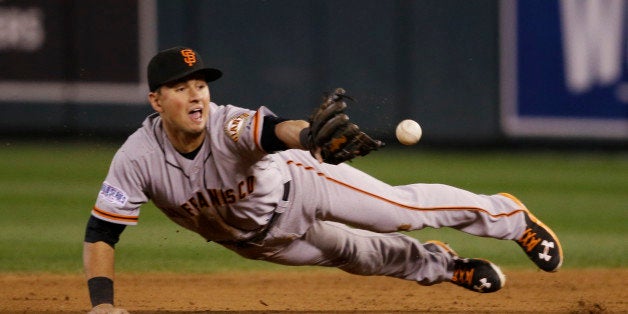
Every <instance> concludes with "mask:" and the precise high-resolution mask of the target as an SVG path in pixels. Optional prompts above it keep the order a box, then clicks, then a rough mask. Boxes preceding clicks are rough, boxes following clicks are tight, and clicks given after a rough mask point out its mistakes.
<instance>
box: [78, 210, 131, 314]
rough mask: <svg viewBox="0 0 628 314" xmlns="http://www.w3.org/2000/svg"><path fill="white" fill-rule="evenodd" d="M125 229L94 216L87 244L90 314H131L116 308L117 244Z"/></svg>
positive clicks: (89, 228)
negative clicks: (114, 300)
mask: <svg viewBox="0 0 628 314" xmlns="http://www.w3.org/2000/svg"><path fill="white" fill-rule="evenodd" d="M124 228H125V226H124V225H119V224H114V223H110V222H107V221H103V220H100V219H98V218H96V217H94V216H91V217H90V219H89V221H88V223H87V228H86V230H85V240H84V242H83V269H84V272H85V278H86V279H87V286H88V289H89V297H90V300H91V303H92V306H93V308H92V310H91V311H90V312H89V313H90V314H111V313H116V314H124V313H128V312H127V311H126V310H125V309H121V308H116V307H114V305H113V304H114V303H113V279H114V274H115V270H114V267H115V263H114V260H115V244H116V243H117V242H118V240H119V238H120V234H121V233H122V231H123V230H124Z"/></svg>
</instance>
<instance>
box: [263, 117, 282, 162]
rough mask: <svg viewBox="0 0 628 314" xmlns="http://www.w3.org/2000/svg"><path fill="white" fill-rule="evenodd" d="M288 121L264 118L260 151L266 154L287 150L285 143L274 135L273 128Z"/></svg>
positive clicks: (277, 118)
mask: <svg viewBox="0 0 628 314" xmlns="http://www.w3.org/2000/svg"><path fill="white" fill-rule="evenodd" d="M287 120H288V119H284V118H279V117H275V116H264V126H263V127H262V140H261V144H262V149H264V150H265V151H266V152H268V153H274V152H276V151H280V150H286V149H288V146H287V145H286V143H284V142H282V141H281V140H280V139H279V138H278V137H277V134H276V133H275V126H276V125H277V124H279V123H281V122H284V121H287Z"/></svg>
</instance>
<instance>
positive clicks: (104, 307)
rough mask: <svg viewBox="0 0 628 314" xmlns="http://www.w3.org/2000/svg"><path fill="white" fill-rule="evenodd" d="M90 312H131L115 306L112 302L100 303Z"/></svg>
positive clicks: (91, 313) (108, 313) (94, 313)
mask: <svg viewBox="0 0 628 314" xmlns="http://www.w3.org/2000/svg"><path fill="white" fill-rule="evenodd" d="M88 314H129V311H127V310H125V309H122V308H119V307H114V306H113V305H112V304H100V305H97V306H95V307H93V308H92V310H91V311H89V313H88Z"/></svg>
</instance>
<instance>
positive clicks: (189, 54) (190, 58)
mask: <svg viewBox="0 0 628 314" xmlns="http://www.w3.org/2000/svg"><path fill="white" fill-rule="evenodd" d="M181 55H182V56H183V62H185V63H187V64H188V66H193V65H194V63H196V54H195V53H194V50H192V49H183V50H181Z"/></svg>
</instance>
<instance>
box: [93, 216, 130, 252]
mask: <svg viewBox="0 0 628 314" xmlns="http://www.w3.org/2000/svg"><path fill="white" fill-rule="evenodd" d="M124 228H126V225H122V224H116V223H112V222H108V221H104V220H102V219H98V218H96V217H94V216H90V217H89V221H88V222H87V227H86V228H85V242H89V243H96V242H98V241H103V242H105V243H107V244H109V245H110V246H111V247H112V248H115V246H116V243H118V241H119V240H120V234H121V233H122V231H124Z"/></svg>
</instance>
